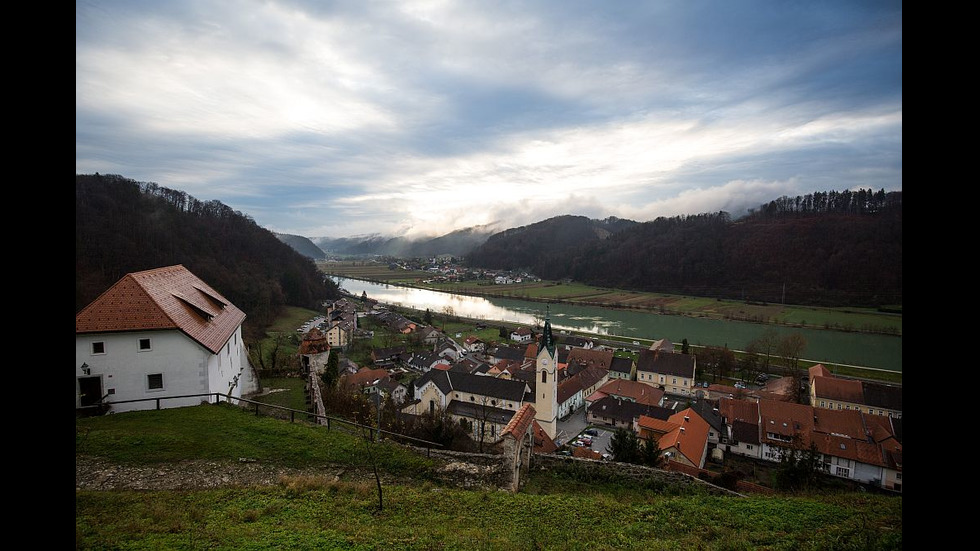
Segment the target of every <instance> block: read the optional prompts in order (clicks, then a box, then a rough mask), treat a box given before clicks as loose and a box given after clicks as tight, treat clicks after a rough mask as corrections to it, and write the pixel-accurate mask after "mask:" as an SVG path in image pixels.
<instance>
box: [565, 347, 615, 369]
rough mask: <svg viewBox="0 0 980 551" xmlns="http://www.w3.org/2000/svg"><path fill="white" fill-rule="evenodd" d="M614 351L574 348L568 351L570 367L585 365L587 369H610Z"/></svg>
mask: <svg viewBox="0 0 980 551" xmlns="http://www.w3.org/2000/svg"><path fill="white" fill-rule="evenodd" d="M612 359H613V351H612V350H597V349H595V348H573V349H571V350H569V351H568V361H567V363H568V365H569V366H571V365H572V364H578V365H583V366H587V367H601V368H602V369H609V366H610V364H612Z"/></svg>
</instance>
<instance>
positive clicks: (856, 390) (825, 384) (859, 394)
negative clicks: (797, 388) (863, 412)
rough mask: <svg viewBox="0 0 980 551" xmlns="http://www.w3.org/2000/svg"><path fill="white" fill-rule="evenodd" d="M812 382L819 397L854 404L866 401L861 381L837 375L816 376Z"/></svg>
mask: <svg viewBox="0 0 980 551" xmlns="http://www.w3.org/2000/svg"><path fill="white" fill-rule="evenodd" d="M812 384H813V392H814V394H815V395H816V397H817V398H823V399H825V400H837V401H840V402H850V403H853V404H861V403H864V391H863V389H862V387H861V381H855V380H852V379H838V378H836V377H814V378H813V383H812Z"/></svg>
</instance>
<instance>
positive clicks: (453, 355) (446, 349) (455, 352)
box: [432, 337, 463, 362]
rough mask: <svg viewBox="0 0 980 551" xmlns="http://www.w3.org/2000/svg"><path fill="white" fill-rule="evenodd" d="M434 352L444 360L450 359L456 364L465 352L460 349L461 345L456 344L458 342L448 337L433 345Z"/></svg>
mask: <svg viewBox="0 0 980 551" xmlns="http://www.w3.org/2000/svg"><path fill="white" fill-rule="evenodd" d="M432 351H433V352H435V353H436V354H438V355H440V356H442V357H443V358H448V359H449V360H450V361H452V362H455V361H456V360H458V359H459V358H460V357H461V356H462V355H463V351H462V350H460V349H459V345H458V344H456V341H454V340H452V339H450V338H448V337H446V338H442V339H439V341H438V342H436V344H435V345H433V347H432Z"/></svg>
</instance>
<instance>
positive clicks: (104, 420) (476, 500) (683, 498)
mask: <svg viewBox="0 0 980 551" xmlns="http://www.w3.org/2000/svg"><path fill="white" fill-rule="evenodd" d="M363 445H364V444H363V441H361V440H359V439H358V438H356V437H354V436H351V435H348V434H345V433H342V432H338V431H327V430H326V429H325V428H324V427H316V426H313V425H310V424H308V423H300V422H297V423H289V422H286V421H281V420H276V419H272V418H269V417H264V416H260V417H257V416H255V415H253V414H251V413H249V412H244V411H240V410H238V409H237V408H235V407H232V406H228V405H201V406H195V407H188V408H178V409H172V410H162V411H145V412H129V413H119V414H115V415H109V416H105V417H93V418H84V419H76V442H75V453H76V455H78V454H85V455H89V456H97V457H103V458H108V459H110V460H112V461H115V462H119V463H137V464H155V463H176V462H181V461H184V460H189V459H214V460H235V459H237V458H240V457H249V458H254V459H255V460H257V461H262V462H275V463H278V464H283V465H289V466H310V465H322V464H332V465H347V466H350V467H354V468H363V467H365V466H366V464H365V459H364V456H365V454H363V453H359V450H360V447H361V446H363ZM378 450H379V453H378V456H379V463H380V468H381V469H382V472H383V473H393V474H399V475H406V476H407V477H410V478H412V479H414V480H416V481H417V482H414V483H407V482H406V483H395V482H392V483H386V484H385V485H384V487H383V504H384V508H383V510H381V511H378V510H377V493H376V487H375V485H374V481H373V479H370V478H367V479H365V478H363V477H361V478H350V479H342V480H336V481H327V480H325V479H300V478H293V479H288V478H287V479H283V480H282V482H281V483H280V484H279V485H276V486H270V487H255V488H252V487H235V488H224V489H208V490H181V491H94V490H78V489H76V491H75V544H76V548H77V549H493V550H497V549H500V550H511V549H582V550H590V551H591V550H595V549H600V550H618V549H643V550H646V549H706V550H715V549H718V550H722V549H724V550H732V549H745V550H749V549H772V550H780V549H786V550H790V549H793V550H819V549H835V550H837V549H842V550H848V549H855V550H856V549H881V550H891V549H901V548H902V498H901V497H900V496H899V497H894V496H883V495H876V494H864V493H860V494H858V493H828V494H821V495H813V496H799V495H787V496H767V497H734V496H731V497H718V496H709V495H706V494H704V493H703V492H698V491H697V490H696V489H695V490H687V491H685V490H681V489H676V488H675V489H674V490H672V491H667V492H664V491H662V490H656V489H653V488H647V487H646V485H645V484H643V483H629V484H622V483H606V482H602V481H595V482H591V483H590V482H586V481H579V480H573V479H568V478H565V475H564V474H562V473H559V472H550V471H533V472H532V475H531V477H530V480H529V481H528V483H527V485H526V487H525V489H524V491H522V492H520V493H517V494H513V493H509V492H505V491H488V490H466V489H459V488H454V487H448V486H442V485H440V484H439V483H437V482H435V480H436V479H432V478H427V477H426V476H425V473H426V472H431V469H432V468H433V466H434V463H433V462H432V461H430V460H428V459H426V458H424V457H422V456H419V455H417V454H415V453H413V452H410V451H408V450H404V449H402V448H400V447H398V446H389V445H381V446H380V447H379V448H378ZM420 475H421V476H420Z"/></svg>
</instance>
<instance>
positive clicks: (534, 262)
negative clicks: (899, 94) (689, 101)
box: [466, 190, 902, 307]
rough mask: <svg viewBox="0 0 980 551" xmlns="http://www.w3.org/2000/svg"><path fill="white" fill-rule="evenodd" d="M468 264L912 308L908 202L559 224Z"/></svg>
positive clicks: (499, 243) (857, 198)
mask: <svg viewBox="0 0 980 551" xmlns="http://www.w3.org/2000/svg"><path fill="white" fill-rule="evenodd" d="M604 230H605V231H607V232H608V233H605V232H604ZM466 264H467V265H468V266H470V267H473V268H486V269H503V270H515V269H526V270H529V271H531V272H532V273H534V274H535V275H537V276H539V277H542V278H544V279H551V280H558V279H565V278H570V279H573V280H575V281H580V282H583V283H587V284H590V285H596V286H602V287H612V288H617V289H629V290H637V291H649V292H662V293H671V294H685V295H694V296H705V297H717V298H731V299H738V300H752V301H760V302H774V303H779V302H784V303H788V304H809V305H819V306H870V307H881V306H886V305H901V303H902V193H901V192H900V191H898V192H890V193H885V192H884V191H883V190H882V191H878V192H871V191H870V190H859V191H857V192H852V191H844V192H835V191H831V192H819V193H814V194H810V195H806V196H802V197H796V198H788V197H782V198H780V199H777V200H774V201H771V202H770V203H767V204H764V205H761V206H760V208H759V209H758V210H757V211H753V212H752V213H750V214H749V215H747V216H745V217H742V218H740V219H738V220H732V219H731V218H730V217H729V215H728V214H727V213H725V212H717V213H704V214H697V215H690V216H676V217H673V218H658V219H656V220H653V221H649V222H643V223H637V222H632V221H627V220H619V219H613V220H609V219H607V220H606V221H595V220H590V219H588V218H585V217H581V216H559V217H555V218H551V219H548V220H544V221H542V222H538V223H536V224H531V225H529V226H522V227H520V228H513V229H510V230H507V231H504V232H501V233H498V234H495V235H493V236H491V237H490V238H489V239H488V240H487V241H486V243H484V244H483V245H481V246H479V247H477V248H475V249H474V250H473V251H472V252H471V253H470V254H469V255H467V256H466Z"/></svg>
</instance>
